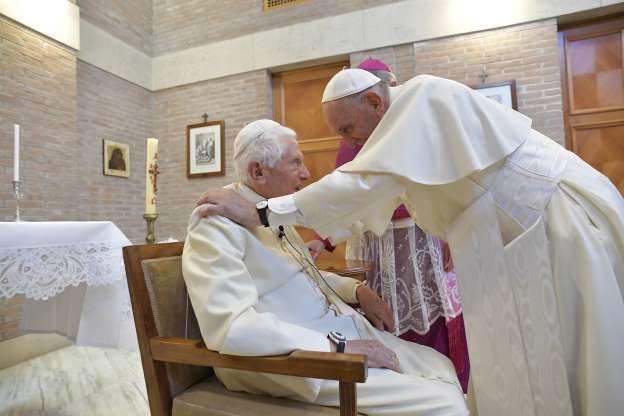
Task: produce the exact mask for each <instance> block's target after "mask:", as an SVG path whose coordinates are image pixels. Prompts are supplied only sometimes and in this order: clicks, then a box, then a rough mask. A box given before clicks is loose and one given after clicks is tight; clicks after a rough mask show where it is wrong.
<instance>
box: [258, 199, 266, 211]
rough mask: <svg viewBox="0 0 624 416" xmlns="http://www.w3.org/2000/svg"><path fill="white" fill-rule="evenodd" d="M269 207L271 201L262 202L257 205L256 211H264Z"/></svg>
mask: <svg viewBox="0 0 624 416" xmlns="http://www.w3.org/2000/svg"><path fill="white" fill-rule="evenodd" d="M268 206H269V201H267V200H264V201H260V202H258V203H257V204H256V209H264V208H266V207H268Z"/></svg>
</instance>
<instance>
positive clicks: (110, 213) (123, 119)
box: [77, 61, 154, 243]
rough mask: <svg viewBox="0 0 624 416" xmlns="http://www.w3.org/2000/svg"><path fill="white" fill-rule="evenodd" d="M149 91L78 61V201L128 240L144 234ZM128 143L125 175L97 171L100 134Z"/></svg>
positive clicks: (90, 216) (84, 211) (89, 215)
mask: <svg viewBox="0 0 624 416" xmlns="http://www.w3.org/2000/svg"><path fill="white" fill-rule="evenodd" d="M153 111H154V100H153V93H151V92H149V91H147V90H145V89H143V88H141V87H139V86H136V85H134V84H131V83H130V82H128V81H125V80H123V79H121V78H117V77H116V76H114V75H111V74H109V73H107V72H104V71H102V70H101V69H98V68H96V67H94V66H92V65H90V64H88V63H85V62H82V61H79V62H78V109H77V120H78V134H79V137H80V155H81V157H80V164H81V166H82V168H81V173H80V177H81V178H82V180H83V181H84V187H83V191H82V192H81V193H80V194H79V196H80V197H79V200H78V201H77V202H78V205H79V208H80V212H81V217H82V219H84V220H93V221H96V220H112V221H114V222H115V224H116V225H117V226H118V227H119V228H120V229H121V230H122V231H123V233H124V234H125V235H126V236H127V237H128V238H129V239H130V240H132V241H133V242H134V243H143V241H144V239H145V232H146V228H145V221H144V220H143V217H142V215H143V211H144V201H145V199H144V198H145V196H144V192H145V159H146V155H145V149H146V138H147V137H153V136H154V135H153V117H152V116H153ZM103 139H109V140H114V141H118V142H122V143H126V144H128V145H129V146H130V177H129V178H121V177H116V176H104V175H103V174H102V169H103V165H102V163H103V161H102V140H103Z"/></svg>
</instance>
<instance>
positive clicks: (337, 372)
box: [123, 243, 367, 416]
mask: <svg viewBox="0 0 624 416" xmlns="http://www.w3.org/2000/svg"><path fill="white" fill-rule="evenodd" d="M182 248H183V244H182V243H168V244H155V245H141V246H128V247H124V249H123V255H124V262H125V266H126V275H127V278H128V287H129V290H130V298H131V301H132V310H133V312H134V321H135V324H136V330H137V336H138V341H139V350H140V352H141V361H142V364H143V372H144V375H145V383H146V385H147V395H148V399H149V405H150V410H151V414H152V415H153V416H169V415H173V416H190V415H202V416H208V415H214V416H217V415H218V416H223V415H225V414H227V415H232V416H233V415H272V416H273V415H274V416H279V415H298V416H300V415H319V414H320V415H337V414H338V410H337V409H335V408H331V407H323V406H317V405H313V404H308V403H301V402H297V401H293V400H287V399H278V398H273V397H269V396H259V395H252V394H246V393H237V392H230V391H228V390H226V389H225V388H224V387H223V386H222V385H221V384H220V383H219V381H218V380H217V379H216V377H215V376H214V374H213V373H212V370H211V367H221V368H232V369H238V370H246V371H252V372H263V373H272V374H283V375H290V376H298V377H311V378H320V379H327V380H337V381H338V382H339V385H340V415H341V416H346V415H349V416H355V415H356V414H357V405H356V384H355V383H363V382H365V381H366V377H367V365H366V356H364V355H355V354H337V353H327V352H313V351H294V352H293V353H291V354H289V355H284V356H273V357H240V356H232V355H223V354H219V353H217V352H215V351H210V350H208V349H207V348H206V347H205V345H204V343H203V341H202V339H201V334H200V331H199V326H198V324H197V319H196V318H195V314H194V312H193V310H192V307H191V305H190V302H189V301H188V298H187V295H186V286H185V284H184V280H183V278H182V261H181V254H182Z"/></svg>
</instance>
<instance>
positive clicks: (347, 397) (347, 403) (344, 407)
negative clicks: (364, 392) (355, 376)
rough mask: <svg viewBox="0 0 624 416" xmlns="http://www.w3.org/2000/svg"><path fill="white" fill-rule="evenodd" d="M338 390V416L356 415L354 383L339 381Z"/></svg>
mask: <svg viewBox="0 0 624 416" xmlns="http://www.w3.org/2000/svg"><path fill="white" fill-rule="evenodd" d="M338 388H339V390H340V416H356V415H357V386H356V384H355V383H347V382H343V381H341V382H340V383H339V387H338Z"/></svg>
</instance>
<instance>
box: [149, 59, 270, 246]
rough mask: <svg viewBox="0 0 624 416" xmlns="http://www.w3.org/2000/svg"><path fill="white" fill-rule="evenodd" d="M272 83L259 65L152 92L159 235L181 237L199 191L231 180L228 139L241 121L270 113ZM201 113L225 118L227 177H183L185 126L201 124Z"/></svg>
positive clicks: (158, 237) (266, 116)
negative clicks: (158, 173)
mask: <svg viewBox="0 0 624 416" xmlns="http://www.w3.org/2000/svg"><path fill="white" fill-rule="evenodd" d="M270 86H271V84H270V77H269V75H268V73H267V71H264V70H261V71H254V72H248V73H245V74H240V75H234V76H231V77H226V78H220V79H215V80H210V81H205V82H201V83H197V84H192V85H186V86H182V87H176V88H171V89H167V90H163V91H158V92H156V93H155V115H154V125H155V134H156V137H158V138H159V140H160V142H159V144H160V158H161V159H160V163H161V172H162V175H161V177H160V178H159V180H160V184H161V185H160V191H159V203H158V210H159V218H158V220H157V222H156V233H157V236H156V238H157V239H162V238H165V237H175V238H178V239H183V238H184V236H185V230H186V223H187V221H188V216H189V214H190V213H191V211H192V210H193V208H194V206H195V201H196V200H197V198H198V196H199V195H200V194H201V193H202V192H203V191H204V190H205V189H206V188H208V187H215V186H221V185H225V184H228V183H230V182H233V181H234V180H235V174H234V166H233V165H232V143H233V141H234V138H235V137H236V134H237V133H238V131H239V130H240V129H241V128H242V127H243V126H244V125H245V124H247V123H249V122H251V121H254V120H256V119H259V118H271V113H272V101H271V88H270ZM204 112H206V113H208V115H209V116H210V117H209V119H210V120H224V121H225V141H226V153H225V163H226V176H219V177H211V178H198V179H187V177H186V126H187V125H189V124H197V123H201V121H202V118H201V114H203V113H204Z"/></svg>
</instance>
